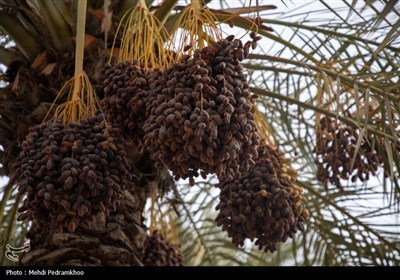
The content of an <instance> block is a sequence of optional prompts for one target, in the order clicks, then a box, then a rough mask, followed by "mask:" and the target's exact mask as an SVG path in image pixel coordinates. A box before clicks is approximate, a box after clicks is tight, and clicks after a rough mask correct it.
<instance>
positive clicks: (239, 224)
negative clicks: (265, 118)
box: [216, 144, 309, 252]
mask: <svg viewBox="0 0 400 280" xmlns="http://www.w3.org/2000/svg"><path fill="white" fill-rule="evenodd" d="M258 154H259V156H258V159H257V160H256V163H255V165H253V166H252V167H251V168H250V170H249V171H248V172H247V173H245V174H244V175H242V176H240V177H237V178H236V179H234V180H230V181H229V180H228V181H220V183H219V184H218V185H217V187H219V188H220V190H221V193H220V202H219V204H218V205H217V207H216V209H217V210H219V213H218V216H217V217H216V222H217V224H218V225H219V226H222V229H223V230H224V231H227V233H228V235H229V236H230V237H231V238H232V242H233V243H234V244H235V245H236V246H243V245H244V241H245V240H246V239H250V240H251V241H255V244H256V245H258V246H259V249H260V250H263V251H265V252H268V251H270V252H274V251H275V250H276V246H277V244H278V243H279V242H286V240H287V239H288V238H289V237H290V238H292V237H293V236H294V234H295V233H296V232H297V231H298V230H300V231H303V230H304V223H305V220H306V218H308V215H309V214H308V212H307V210H305V209H304V208H303V203H304V202H305V199H304V197H303V196H302V195H301V192H302V189H301V188H299V187H298V186H296V185H295V184H294V180H295V177H296V172H295V171H294V170H293V169H291V168H290V167H288V165H287V161H286V160H285V159H284V157H283V152H281V151H279V150H276V149H272V148H271V147H269V146H268V145H266V144H261V145H260V147H259V148H258Z"/></svg>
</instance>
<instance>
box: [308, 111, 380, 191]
mask: <svg viewBox="0 0 400 280" xmlns="http://www.w3.org/2000/svg"><path fill="white" fill-rule="evenodd" d="M358 138H359V133H358V131H357V130H356V129H354V128H352V127H350V126H344V125H342V124H340V123H338V122H336V120H335V119H332V118H330V117H322V118H321V120H320V131H319V132H318V133H317V143H316V147H315V148H314V153H315V163H316V164H317V168H318V169H317V178H318V180H319V181H320V182H322V183H323V184H324V187H325V189H328V183H331V184H334V185H335V186H336V187H338V188H339V189H341V190H342V189H343V187H342V185H341V182H340V180H341V179H343V180H348V179H350V178H351V181H352V182H355V181H356V180H357V178H358V179H359V180H361V181H362V182H364V181H367V180H369V177H370V174H372V175H373V176H375V174H376V171H377V170H378V167H379V166H380V165H381V163H382V160H381V158H380V156H379V154H378V153H377V152H376V150H375V149H374V148H373V143H374V140H373V138H372V137H371V136H369V135H368V136H365V135H364V137H363V139H362V140H361V145H360V148H359V150H358V152H357V154H356V157H355V161H354V165H353V166H351V162H352V160H353V157H354V154H355V152H356V146H357V141H358Z"/></svg>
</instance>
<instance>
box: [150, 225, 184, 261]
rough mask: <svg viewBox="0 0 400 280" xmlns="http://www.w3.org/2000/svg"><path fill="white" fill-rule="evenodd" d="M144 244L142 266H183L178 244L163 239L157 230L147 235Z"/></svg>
mask: <svg viewBox="0 0 400 280" xmlns="http://www.w3.org/2000/svg"><path fill="white" fill-rule="evenodd" d="M145 246H146V247H145V252H144V256H143V265H144V266H183V256H182V253H181V250H180V248H179V246H178V245H174V244H172V243H170V242H169V241H167V240H165V239H164V237H162V235H160V234H159V233H158V232H157V231H155V232H154V233H153V234H152V235H150V236H149V237H148V239H147V240H146V245H145Z"/></svg>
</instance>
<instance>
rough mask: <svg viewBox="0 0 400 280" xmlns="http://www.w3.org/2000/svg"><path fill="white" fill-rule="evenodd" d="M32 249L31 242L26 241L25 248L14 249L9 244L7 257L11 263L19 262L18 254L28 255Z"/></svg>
mask: <svg viewBox="0 0 400 280" xmlns="http://www.w3.org/2000/svg"><path fill="white" fill-rule="evenodd" d="M30 249H31V245H30V243H29V241H26V242H25V243H24V246H22V247H13V246H11V245H10V244H7V245H6V252H5V256H6V258H7V259H9V260H10V261H13V262H18V261H19V257H18V255H16V254H21V253H23V252H25V253H28V252H29V250H30Z"/></svg>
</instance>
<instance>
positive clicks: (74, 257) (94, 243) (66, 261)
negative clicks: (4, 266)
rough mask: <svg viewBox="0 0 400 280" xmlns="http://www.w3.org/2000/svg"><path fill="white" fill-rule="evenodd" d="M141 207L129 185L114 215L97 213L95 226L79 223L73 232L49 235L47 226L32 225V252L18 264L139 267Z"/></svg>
mask: <svg viewBox="0 0 400 280" xmlns="http://www.w3.org/2000/svg"><path fill="white" fill-rule="evenodd" d="M143 204H144V203H143V201H142V200H141V198H140V197H139V195H138V194H137V188H135V185H133V184H132V185H131V187H130V188H129V189H127V190H125V191H124V197H123V199H122V200H121V202H120V205H119V206H118V207H117V211H116V212H114V213H113V214H112V215H110V216H109V217H106V216H105V215H104V214H99V215H98V216H97V221H96V223H95V224H93V225H91V226H85V225H84V224H83V223H82V224H80V225H79V226H78V229H77V230H76V231H75V232H74V233H68V232H64V233H54V234H49V232H48V230H47V227H40V228H38V227H37V226H35V224H34V223H33V225H32V227H31V230H30V231H29V235H28V237H30V238H31V251H30V252H28V253H26V254H25V255H24V256H23V257H22V258H21V264H22V265H45V266H54V265H73V266H87V265H113V266H123V265H128V266H133V265H135V266H140V265H142V261H141V260H142V255H143V250H144V248H143V246H144V242H145V239H146V231H145V228H144V226H143V223H142V207H143Z"/></svg>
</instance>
